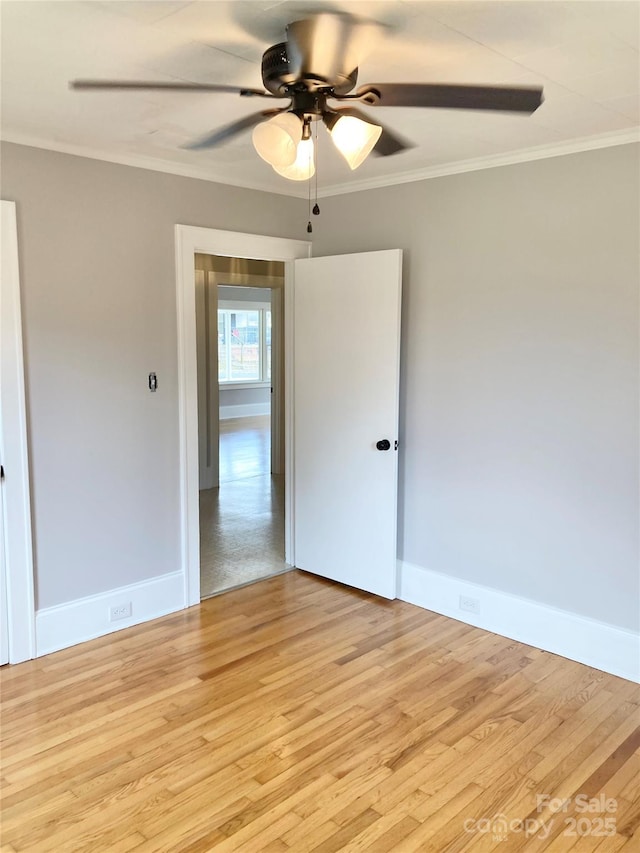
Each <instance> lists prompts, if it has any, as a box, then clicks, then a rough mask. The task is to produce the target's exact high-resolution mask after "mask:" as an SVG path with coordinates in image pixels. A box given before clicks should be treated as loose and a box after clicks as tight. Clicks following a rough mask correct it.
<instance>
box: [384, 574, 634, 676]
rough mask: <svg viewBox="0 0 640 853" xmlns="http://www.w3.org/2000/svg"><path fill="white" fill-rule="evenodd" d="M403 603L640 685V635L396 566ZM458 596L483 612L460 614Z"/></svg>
mask: <svg viewBox="0 0 640 853" xmlns="http://www.w3.org/2000/svg"><path fill="white" fill-rule="evenodd" d="M398 571H399V577H400V592H399V598H401V599H402V600H403V601H407V602H409V603H410V604H416V605H418V607H424V608H425V609H426V610H433V611H435V612H436V613H441V614H442V615H443V616H450V617H451V618H453V619H457V620H459V621H460V622H465V623H466V624H467V625H475V626H476V627H477V628H483V629H484V630H485V631H491V632H492V633H494V634H500V635H501V636H504V637H509V638H510V639H512V640H518V641H519V642H521V643H526V644H527V645H529V646H535V647H536V648H539V649H544V650H545V651H547V652H553V653H554V654H557V655H561V656H562V657H565V658H569V660H574V661H578V662H579V663H584V664H587V666H592V667H595V668H596V669H600V670H603V671H604V672H609V673H611V674H612V675H618V676H620V677H621V678H626V679H628V680H629V681H635V682H638V683H640V635H638V634H635V633H634V632H633V631H627V630H625V629H624V628H618V627H616V626H615V625H610V624H608V623H606V622H598V621H597V620H595V619H589V618H587V617H586V616H580V615H578V614H577V613H571V612H569V611H567V610H560V609H557V608H555V607H550V606H548V605H546V604H541V603H540V602H537V601H531V600H530V599H526V598H520V597H519V596H517V595H511V594H509V593H504V592H499V591H498V590H495V589H491V588H490V587H486V586H481V585H478V584H475V583H470V582H469V581H464V580H461V579H460V578H454V577H451V576H449V575H444V574H441V573H440V572H434V571H431V570H430V569H424V568H422V567H421V566H416V565H414V564H412V563H406V562H404V561H402V560H400V561H398ZM460 596H464V597H467V598H474V599H477V600H478V601H479V605H480V607H479V612H478V613H469V612H467V611H466V610H460Z"/></svg>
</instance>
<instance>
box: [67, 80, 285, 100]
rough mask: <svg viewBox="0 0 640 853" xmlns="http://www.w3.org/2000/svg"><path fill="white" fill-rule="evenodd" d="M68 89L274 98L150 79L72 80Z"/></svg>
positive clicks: (257, 92)
mask: <svg viewBox="0 0 640 853" xmlns="http://www.w3.org/2000/svg"><path fill="white" fill-rule="evenodd" d="M69 88H70V89H76V90H79V91H81V90H85V89H91V90H92V91H96V90H100V89H102V90H105V91H118V90H123V89H128V90H130V91H136V90H137V91H158V92H166V91H169V92H227V93H229V94H234V95H242V96H243V97H258V98H274V97H276V95H272V94H271V93H270V92H265V91H264V90H263V89H248V88H245V87H243V86H219V85H217V84H216V83H157V82H153V81H152V80H72V81H71V82H70V83H69Z"/></svg>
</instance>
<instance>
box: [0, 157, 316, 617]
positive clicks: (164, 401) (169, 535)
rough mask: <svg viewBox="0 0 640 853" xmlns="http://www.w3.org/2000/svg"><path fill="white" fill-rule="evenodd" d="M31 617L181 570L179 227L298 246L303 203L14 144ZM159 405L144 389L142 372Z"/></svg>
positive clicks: (10, 177) (6, 176) (11, 183)
mask: <svg viewBox="0 0 640 853" xmlns="http://www.w3.org/2000/svg"><path fill="white" fill-rule="evenodd" d="M2 197H3V198H4V199H8V200H15V201H16V202H17V212H18V232H19V248H20V263H21V279H22V282H21V283H22V300H23V323H24V344H25V360H26V374H27V376H26V380H27V405H28V409H29V439H30V451H31V475H32V501H33V510H34V513H33V525H34V538H35V558H36V593H37V603H38V607H39V608H42V607H48V606H52V605H55V604H58V603H62V602H65V601H69V600H72V599H76V598H80V597H82V596H86V595H90V594H93V593H98V592H101V591H104V590H108V589H111V588H115V587H119V586H122V585H124V584H129V583H135V582H137V581H141V580H144V579H146V578H151V577H155V576H157V575H162V574H165V573H168V572H172V571H175V570H177V569H178V568H179V562H178V500H179V492H178V402H177V400H178V398H177V376H176V370H177V357H176V308H175V257H174V225H175V224H176V223H180V224H184V225H202V226H208V227H212V228H222V229H227V230H230V231H247V232H255V233H260V234H269V235H273V236H280V237H295V238H300V239H304V238H305V236H306V232H305V227H306V218H305V216H306V215H305V212H304V203H303V202H301V201H298V200H296V199H289V198H286V197H284V196H280V195H270V194H267V193H260V192H254V191H251V190H243V189H237V188H233V187H226V186H220V185H217V184H212V183H209V182H206V181H198V180H192V179H189V178H181V177H176V176H173V175H166V174H162V173H159V172H151V171H146V170H142V169H135V168H129V167H126V166H119V165H115V164H111V163H104V162H100V161H97V160H91V159H85V158H80V157H73V156H69V155H65V154H58V153H54V152H50V151H43V150H39V149H36V148H26V147H21V146H17V145H12V144H3V146H2ZM152 370H153V371H156V372H157V374H158V382H159V390H158V392H157V393H155V394H152V393H150V392H149V391H148V390H147V374H148V373H149V371H152Z"/></svg>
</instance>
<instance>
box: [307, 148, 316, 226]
mask: <svg viewBox="0 0 640 853" xmlns="http://www.w3.org/2000/svg"><path fill="white" fill-rule="evenodd" d="M313 156H314V158H315V150H314V152H313ZM312 165H313V161H312V160H309V177H308V180H307V192H308V196H307V199H308V204H307V215H308V217H309V221H308V222H307V234H311V233H312V232H313V227H312V225H311V166H312Z"/></svg>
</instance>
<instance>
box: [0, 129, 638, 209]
mask: <svg viewBox="0 0 640 853" xmlns="http://www.w3.org/2000/svg"><path fill="white" fill-rule="evenodd" d="M0 139H2V141H3V142H13V143H15V144H16V145H26V146H28V147H30V148H44V149H46V150H48V151H57V152H59V153H61V154H72V155H74V156H76V157H88V158H90V159H93V160H103V161H105V162H108V163H117V164H119V165H121V166H133V167H134V168H138V169H150V170H151V171H154V172H164V173H165V174H170V175H178V176H180V177H183V178H195V179H197V180H200V181H209V182H211V183H216V184H225V185H227V186H234V187H240V188H242V189H249V190H257V191H259V192H267V193H272V194H274V195H284V196H288V197H290V198H306V193H305V191H304V186H306V184H304V186H299V185H298V184H297V183H295V185H294V182H293V181H292V182H287V184H286V185H285V184H283V185H282V188H281V189H280V188H276V187H273V186H272V185H270V184H267V183H264V184H263V183H260V182H256V181H249V180H243V179H242V178H235V177H232V176H230V175H229V174H228V173H227V174H222V173H217V172H215V171H213V170H212V169H211V168H210V167H209V166H207V167H206V168H203V167H199V166H193V165H191V164H186V163H176V162H173V161H170V160H161V159H156V158H155V157H145V156H144V155H141V154H128V153H114V152H111V151H103V150H98V149H94V148H90V147H88V146H82V145H73V144H69V143H66V142H60V141H58V140H52V139H40V138H36V137H30V136H24V135H21V134H14V133H10V132H9V133H7V132H3V133H2V135H1V136H0ZM633 142H640V127H633V128H630V129H627V130H621V131H614V132H612V133H602V134H597V135H595V136H585V137H581V138H580V139H570V140H567V141H566V142H558V143H554V144H553V145H537V146H535V147H534V148H525V149H521V150H517V151H507V152H504V153H502V154H491V155H489V156H487V157H477V158H473V159H470V160H458V161H457V162H452V163H443V164H442V165H440V166H429V167H427V168H424V169H414V170H412V171H409V172H395V173H394V174H392V175H381V176H379V177H373V178H365V179H363V180H351V181H350V182H349V183H344V184H330V185H329V186H326V187H323V188H321V189H319V191H318V197H319V198H328V197H330V196H335V195H344V194H345V193H354V192H363V191H365V190H372V189H380V188H382V187H391V186H396V185H397V184H409V183H414V182H416V181H426V180H429V179H431V178H443V177H446V176H447V175H459V174H462V173H464V172H477V171H481V170H483V169H495V168H498V167H499V166H512V165H516V164H518V163H528V162H530V161H533V160H546V159H548V158H551V157H562V156H564V155H566V154H578V153H581V152H583V151H594V150H596V149H598V148H611V147H614V146H616V145H627V144H629V143H633Z"/></svg>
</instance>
